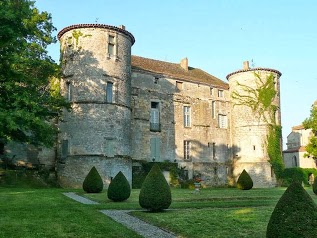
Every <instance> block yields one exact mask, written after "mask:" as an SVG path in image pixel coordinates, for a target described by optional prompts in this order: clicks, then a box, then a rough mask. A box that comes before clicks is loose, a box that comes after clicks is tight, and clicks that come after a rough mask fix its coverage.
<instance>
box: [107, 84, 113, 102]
mask: <svg viewBox="0 0 317 238" xmlns="http://www.w3.org/2000/svg"><path fill="white" fill-rule="evenodd" d="M112 94H113V83H111V82H107V86H106V102H110V103H111V102H112Z"/></svg>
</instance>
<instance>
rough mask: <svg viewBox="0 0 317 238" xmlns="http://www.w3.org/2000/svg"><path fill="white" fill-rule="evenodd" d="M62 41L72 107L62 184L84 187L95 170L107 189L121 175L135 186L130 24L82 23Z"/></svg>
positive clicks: (65, 88)
mask: <svg viewBox="0 0 317 238" xmlns="http://www.w3.org/2000/svg"><path fill="white" fill-rule="evenodd" d="M58 38H59V40H60V44H61V64H62V80H61V93H62V94H63V95H65V97H66V98H67V99H68V100H69V101H70V102H71V105H72V111H71V112H65V113H64V115H63V118H62V120H61V122H60V125H59V128H60V137H59V145H60V146H59V148H60V149H59V151H60V153H59V154H60V155H59V157H60V158H59V164H58V177H59V180H60V183H61V184H62V186H64V187H68V186H71V187H80V186H81V185H82V182H83V180H84V178H85V176H86V175H87V173H88V172H89V170H90V169H91V167H93V166H95V167H96V168H97V170H98V172H99V173H100V175H101V177H102V178H103V179H104V184H105V185H107V184H109V182H110V179H111V178H112V177H114V176H115V175H116V174H117V173H118V172H119V171H122V172H123V173H124V174H125V176H126V177H127V179H128V180H129V181H130V182H131V180H132V176H131V170H132V162H131V148H130V147H131V146H130V141H131V135H130V134H131V131H130V122H131V107H130V98H131V92H130V90H131V46H132V45H133V43H134V41H135V40H134V37H133V35H132V34H131V33H130V32H128V31H126V30H125V27H124V26H119V27H114V26H109V25H103V24H79V25H72V26H69V27H66V28H64V29H62V30H61V31H60V32H59V33H58ZM114 161H115V162H114Z"/></svg>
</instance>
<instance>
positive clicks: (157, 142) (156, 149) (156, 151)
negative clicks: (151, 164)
mask: <svg viewBox="0 0 317 238" xmlns="http://www.w3.org/2000/svg"><path fill="white" fill-rule="evenodd" d="M150 151H151V159H155V161H160V160H161V139H160V138H157V137H155V138H151V139H150Z"/></svg>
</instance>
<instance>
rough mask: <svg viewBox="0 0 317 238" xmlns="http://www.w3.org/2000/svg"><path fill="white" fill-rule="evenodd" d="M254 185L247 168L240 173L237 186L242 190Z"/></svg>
mask: <svg viewBox="0 0 317 238" xmlns="http://www.w3.org/2000/svg"><path fill="white" fill-rule="evenodd" d="M252 187H253V181H252V178H251V177H250V175H249V174H248V172H247V171H245V169H244V170H243V171H242V173H241V174H240V176H239V178H238V181H237V188H239V189H241V190H250V189H251V188H252Z"/></svg>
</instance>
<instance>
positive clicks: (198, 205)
mask: <svg viewBox="0 0 317 238" xmlns="http://www.w3.org/2000/svg"><path fill="white" fill-rule="evenodd" d="M68 191H70V190H63V189H29V188H24V189H17V188H0V211H1V216H0V237H118V238H120V237H139V236H138V235H137V234H136V233H134V232H132V231H130V230H128V229H126V228H125V227H123V226H121V225H120V224H118V223H116V222H114V221H112V220H111V219H109V218H108V217H107V216H105V215H104V214H102V213H101V212H99V210H101V209H133V210H137V211H134V212H132V214H133V215H135V216H137V217H139V218H141V219H143V220H146V221H148V222H150V223H152V224H155V225H158V226H161V227H162V228H164V229H167V230H170V231H172V232H174V233H176V234H178V235H180V237H191V238H195V237H199V238H202V237H222V238H225V237H237V238H238V237H265V231H266V226H267V223H268V221H269V218H270V215H271V213H272V211H273V209H274V206H275V205H276V203H277V201H278V199H279V198H280V197H281V195H282V194H283V192H284V191H285V188H272V189H251V190H247V191H242V190H237V189H203V190H202V191H201V192H200V193H199V194H195V193H193V190H187V189H172V198H173V202H172V205H171V207H170V209H169V210H168V211H165V212H162V213H149V212H144V211H143V210H142V209H141V208H140V206H139V204H138V195H139V191H140V190H137V189H134V190H132V194H131V197H130V198H129V199H128V200H127V201H125V202H120V203H115V202H112V201H110V200H108V199H107V194H106V191H104V192H102V193H100V194H85V193H84V192H83V191H82V190H73V191H75V192H77V193H78V194H81V195H83V196H86V197H88V198H90V199H93V200H95V201H98V202H100V204H99V205H83V204H80V203H78V202H75V201H73V200H71V199H69V198H67V197H66V196H64V195H62V193H63V192H68ZM307 191H308V193H309V194H310V195H311V196H312V197H313V199H314V201H315V202H316V203H317V196H316V195H315V194H314V193H313V192H312V190H311V188H309V189H307Z"/></svg>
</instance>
